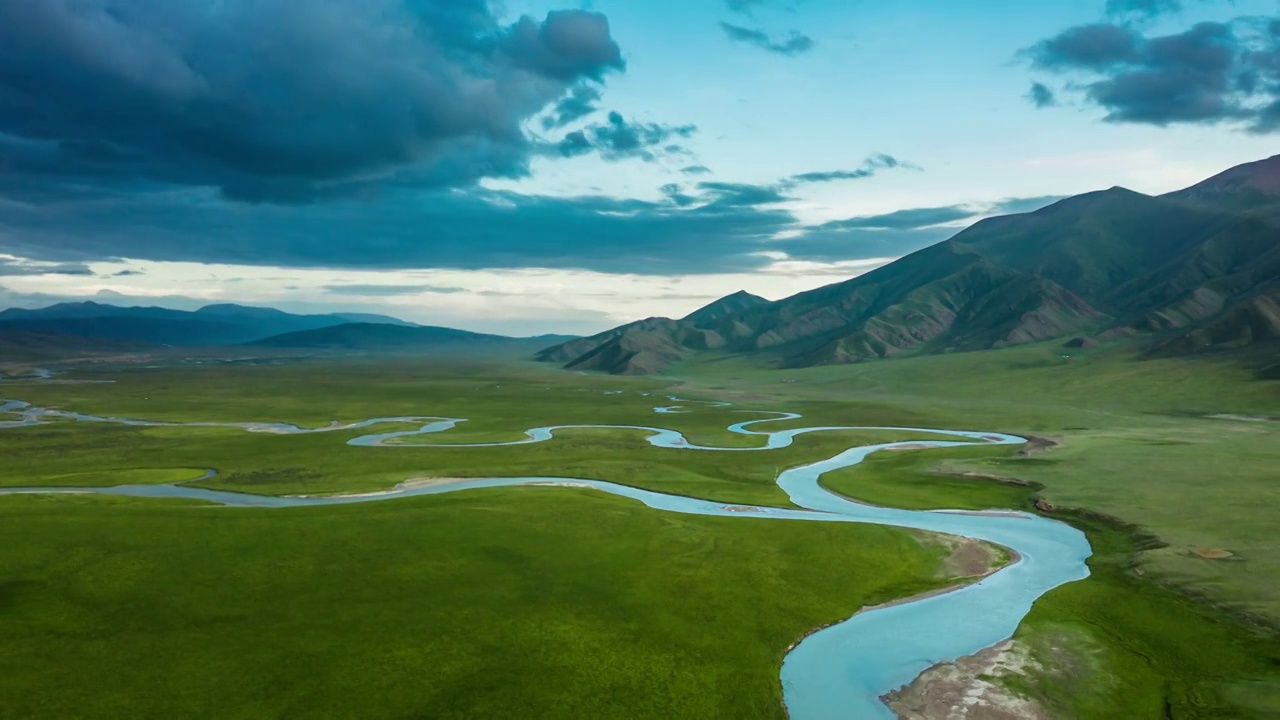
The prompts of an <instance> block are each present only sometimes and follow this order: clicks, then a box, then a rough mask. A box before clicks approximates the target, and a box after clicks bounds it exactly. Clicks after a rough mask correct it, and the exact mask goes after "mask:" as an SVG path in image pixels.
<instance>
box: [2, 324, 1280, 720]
mask: <svg viewBox="0 0 1280 720" xmlns="http://www.w3.org/2000/svg"><path fill="white" fill-rule="evenodd" d="M1073 353H1074V355H1073V356H1071V359H1065V358H1063V357H1062V354H1063V353H1062V351H1060V350H1059V349H1057V348H1043V347H1042V348H1021V349H1017V350H1008V351H999V352H993V353H978V354H972V355H955V356H945V357H938V358H920V359H914V360H903V361H895V362H885V363H873V364H866V365H858V366H845V367H838V368H818V369H812V370H805V371H796V372H792V371H761V370H757V369H753V368H750V367H746V366H738V365H735V364H734V363H733V362H732V361H728V362H724V363H717V364H708V365H704V366H695V367H685V368H681V369H680V373H681V375H680V376H679V377H675V378H671V377H665V378H642V379H636V378H625V379H623V378H613V377H605V376H598V375H583V374H577V373H567V372H564V371H558V370H551V369H549V368H546V367H543V366H523V365H503V366H483V365H481V366H477V365H474V364H470V365H461V364H431V363H424V362H420V361H407V360H377V361H375V360H346V361H343V360H328V361H325V362H298V363H290V364H285V365H261V366H255V365H243V364H241V365H225V366H214V367H209V366H201V367H170V368H137V367H134V368H130V367H128V366H106V367H101V368H98V369H82V370H78V371H77V372H75V373H72V374H70V375H66V376H58V377H60V378H62V377H65V378H72V379H80V380H95V379H97V380H115V381H116V382H114V383H76V382H59V380H57V379H55V380H54V381H46V382H22V381H4V382H0V397H16V398H21V399H23V400H26V401H30V402H33V403H37V404H40V405H47V406H61V407H64V408H68V409H74V410H78V411H82V412H90V413H99V414H109V415H114V416H127V417H146V418H153V419H163V420H176V421H190V420H217V419H223V420H237V421H243V420H260V421H281V420H283V421H288V422H294V423H298V424H300V425H304V426H308V427H322V426H326V425H328V424H330V423H332V422H334V421H340V422H347V421H352V420H358V419H363V418H366V417H374V416H388V415H401V414H403V415H421V414H432V415H440V416H443V417H466V418H472V419H471V420H469V421H468V422H466V423H462V424H461V425H459V427H458V428H456V429H455V430H452V431H450V433H449V436H448V438H447V442H449V443H459V442H486V441H493V440H510V439H518V438H519V437H521V436H522V431H523V429H525V428H527V427H533V426H539V425H546V424H586V423H598V424H639V425H659V426H663V427H670V428H673V429H676V430H679V431H681V432H683V433H684V434H685V435H686V436H687V437H688V438H689V439H690V441H693V442H701V443H707V444H729V443H737V444H740V445H742V444H750V443H752V442H753V439H752V438H749V437H743V436H737V435H732V434H729V433H726V432H725V431H724V427H725V425H727V424H729V423H731V422H737V421H741V420H746V419H750V417H749V416H747V415H740V414H737V412H738V411H739V410H744V409H750V408H752V407H753V405H755V404H758V405H760V406H763V407H764V408H766V409H769V410H790V411H795V412H801V413H804V415H805V418H804V420H803V421H800V422H797V423H795V425H796V426H799V425H801V424H803V425H818V424H827V423H830V424H840V425H898V426H912V427H955V428H975V427H978V428H989V429H992V430H1001V431H1006V432H1013V433H1019V434H1024V435H1025V434H1033V435H1039V436H1043V437H1047V438H1050V439H1052V440H1053V441H1054V442H1055V443H1060V444H1061V445H1060V447H1054V448H1053V449H1047V450H1039V451H1036V452H1033V453H1030V454H1027V453H1026V452H1025V451H1021V450H1019V449H1016V448H1015V449H999V448H993V447H985V448H971V449H970V448H965V449H960V450H957V451H937V450H932V451H929V452H928V453H921V452H912V451H906V452H900V453H892V454H890V453H883V454H881V455H879V456H873V457H872V458H871V460H869V461H868V462H867V463H866V464H864V465H862V466H859V467H857V468H851V469H849V470H846V471H841V472H838V473H833V474H832V475H830V476H828V477H826V478H824V482H826V483H827V484H828V486H829V487H832V488H834V489H837V490H839V491H840V492H842V493H844V494H846V495H849V496H851V497H855V498H857V499H861V500H865V501H868V502H873V503H877V504H883V505H889V506H898V507H907V508H926V507H948V508H959V509H963V508H979V509H980V508H989V507H1008V508H1023V509H1032V510H1035V509H1036V504H1037V502H1038V503H1039V511H1040V512H1046V513H1047V514H1049V515H1050V516H1052V517H1057V518H1059V519H1066V520H1068V521H1070V522H1072V523H1074V524H1076V525H1077V526H1079V527H1081V528H1082V529H1085V530H1086V532H1088V534H1089V537H1090V541H1091V543H1092V544H1093V546H1094V550H1095V556H1094V558H1093V559H1092V560H1091V561H1090V565H1091V569H1092V573H1093V574H1092V576H1091V577H1090V578H1089V579H1088V580H1085V581H1082V582H1078V583H1073V584H1071V585H1068V586H1064V587H1062V588H1060V589H1058V590H1055V591H1053V592H1051V593H1050V594H1049V595H1047V596H1045V597H1044V598H1042V599H1041V601H1040V602H1039V603H1037V605H1036V607H1035V608H1034V609H1033V611H1032V613H1031V615H1030V616H1028V618H1027V619H1026V621H1025V622H1024V623H1023V625H1022V626H1021V628H1020V629H1019V631H1018V633H1017V635H1016V636H1015V638H1014V642H1015V643H1017V644H1018V647H1019V648H1020V650H1019V652H1022V653H1024V654H1025V655H1026V658H1027V663H1026V665H1027V666H1028V667H1031V668H1038V670H1033V671H1030V672H1026V673H1021V674H1018V673H1014V674H1011V675H1009V676H1007V677H1004V678H1003V679H1002V680H1001V681H1000V682H1001V683H1002V687H1004V688H1005V689H1007V690H1008V691H1009V692H1011V693H1013V694H1014V695H1015V696H1017V697H1021V698H1024V699H1026V700H1028V701H1029V702H1034V703H1035V704H1036V705H1037V707H1041V708H1044V709H1045V712H1047V713H1049V716H1062V717H1099V718H1110V717H1121V716H1123V717H1134V718H1141V717H1153V718H1156V717H1165V716H1166V715H1167V714H1168V713H1169V712H1173V715H1172V716H1173V717H1204V718H1219V717H1249V716H1258V717H1265V716H1267V715H1268V714H1270V713H1275V712H1277V711H1278V710H1280V674H1278V673H1277V671H1276V670H1275V668H1276V666H1277V665H1276V664H1277V662H1280V642H1278V641H1277V636H1276V634H1275V631H1274V629H1273V628H1274V627H1275V626H1276V624H1277V623H1280V590H1278V589H1277V588H1280V582H1278V580H1280V551H1278V550H1277V548H1276V546H1275V544H1274V540H1273V539H1272V532H1273V529H1274V527H1275V524H1276V520H1277V518H1276V516H1275V510H1274V508H1276V507H1280V505H1278V504H1277V501H1278V500H1280V497H1278V496H1277V495H1276V493H1280V486H1276V485H1275V483H1274V470H1273V468H1275V467H1280V442H1277V440H1280V429H1278V427H1277V425H1276V424H1275V423H1274V422H1272V421H1269V420H1263V419H1258V418H1263V417H1270V416H1274V415H1276V414H1280V389H1278V388H1280V384H1277V383H1274V382H1270V383H1265V382H1259V381H1255V380H1253V379H1251V377H1250V375H1249V373H1248V372H1247V371H1246V370H1243V369H1240V368H1239V367H1238V366H1236V365H1234V364H1232V363H1230V362H1225V361H1223V362H1217V361H1212V360H1206V361H1196V360H1181V361H1150V362H1134V361H1133V360H1131V359H1130V358H1129V357H1127V354H1126V352H1125V350H1124V348H1101V349H1096V350H1088V351H1073ZM673 386H678V387H677V388H676V389H673ZM670 394H678V395H679V396H681V397H688V398H695V399H697V398H701V399H707V400H731V401H734V402H735V403H736V405H735V406H734V407H732V408H719V407H713V406H710V405H701V404H696V403H687V402H682V401H668V400H666V396H667V395H670ZM665 403H669V404H671V405H681V406H682V407H681V408H678V409H679V410H683V412H675V413H670V414H664V415H656V414H654V413H653V411H652V408H653V407H654V406H655V405H662V404H665ZM784 426H785V424H784ZM357 434H360V433H359V432H335V433H332V434H320V435H306V436H294V437H287V438H282V437H279V436H272V435H267V434H248V433H244V432H243V431H239V430H227V429H217V428H207V429H202V428H136V427H134V428H131V427H121V426H108V425H89V424H73V423H71V422H53V423H50V424H47V425H42V426H38V427H32V428H20V429H10V430H5V431H3V432H0V456H3V457H4V458H5V467H4V470H3V472H2V473H0V484H3V485H6V486H30V485H68V486H75V485H112V484H121V483H132V482H144V483H151V482H173V481H178V480H183V481H197V479H198V478H200V477H202V476H203V475H204V474H205V471H206V470H207V469H208V468H217V469H218V471H219V474H218V475H217V476H216V477H214V478H212V479H206V480H199V481H197V484H204V485H208V486H211V487H222V488H226V489H235V490H239V491H247V492H254V493H263V494H303V493H305V494H325V493H352V492H371V491H380V490H385V489H387V488H390V487H393V486H394V485H396V484H397V483H400V482H402V481H405V480H408V479H411V478H422V477H475V476H489V475H492V476H497V475H527V474H542V475H557V476H564V477H592V478H599V479H606V480H612V481H615V482H619V483H623V484H630V485H636V486H643V487H649V488H651V489H654V490H659V491H662V492H668V493H676V494H688V495H695V496H699V497H707V498H713V499H715V500H718V501H723V502H726V503H741V504H764V505H786V504H787V502H788V501H787V498H786V496H785V494H783V493H782V492H781V491H780V490H778V489H777V487H776V486H775V485H774V484H773V482H772V481H773V478H774V477H775V476H776V475H777V473H778V471H779V470H780V469H783V468H786V467H790V466H793V465H797V464H801V463H804V462H809V461H812V460H815V459H819V458H823V457H828V456H830V455H831V454H833V453H834V452H836V451H837V450H839V449H842V448H845V447H849V446H850V445H854V444H861V443H867V442H877V441H883V440H890V439H892V440H904V439H905V440H910V439H913V438H904V437H902V436H901V433H897V434H894V435H893V436H892V437H890V436H889V435H887V434H878V433H876V432H875V431H860V432H859V433H857V434H856V436H854V435H855V434H853V433H820V434H815V435H811V436H804V437H803V438H802V439H801V440H800V441H798V442H797V444H796V445H795V446H793V447H791V448H788V449H785V450H778V451H773V452H770V453H745V454H743V453H708V454H703V453H663V452H661V451H658V450H655V449H654V448H651V447H649V446H648V445H647V443H645V442H644V440H643V437H642V436H641V435H638V434H636V433H634V432H627V431H618V430H576V431H571V432H570V433H567V434H566V435H565V436H564V437H563V438H562V439H560V440H558V441H557V442H555V443H545V444H539V445H528V446H516V447H506V448H493V449H491V450H488V451H486V452H484V453H474V452H466V451H464V450H462V449H458V448H454V449H450V448H448V447H438V446H437V447H429V448H422V449H421V450H414V451H411V452H407V453H402V452H398V451H397V452H373V453H369V452H364V451H362V450H364V449H361V448H352V447H349V446H346V445H345V444H343V443H344V442H345V440H346V439H348V438H350V437H353V436H355V435H357ZM918 437H919V438H920V439H929V438H930V436H929V435H928V434H925V433H921V434H920V435H919V436H918ZM441 441H442V442H443V441H445V438H441ZM939 452H942V453H943V454H942V455H941V456H940V455H939V454H938V453H939ZM948 453H949V454H948ZM992 477H995V478H1000V479H992ZM1011 479H1012V480H1016V481H1018V482H1017V483H1014V482H1010V480H1011ZM402 503H403V504H402ZM633 505H634V504H633V503H628V502H626V501H623V500H619V499H617V498H608V497H600V496H597V495H595V494H593V493H590V492H587V491H580V490H569V489H561V490H558V491H557V494H556V495H554V496H553V495H549V494H546V493H538V492H537V491H536V490H527V489H526V490H519V489H510V490H491V491H477V492H472V493H466V494H463V495H458V496H445V497H440V498H422V499H415V500H405V501H397V502H396V503H395V504H390V505H380V506H378V507H376V508H373V507H369V508H364V507H355V506H348V507H340V508H339V507H335V508H317V509H308V510H305V511H301V512H297V513H296V514H291V515H290V516H284V515H281V516H278V517H273V518H271V521H270V522H264V521H262V519H261V518H260V517H254V516H253V514H252V513H242V512H240V511H228V510H226V509H220V508H208V507H203V506H196V505H189V504H185V503H174V502H163V501H139V500H119V499H116V500H112V499H107V498H83V497H68V496H59V497H49V496H27V497H5V498H0V513H2V514H3V516H4V519H3V521H0V534H5V535H8V536H9V537H7V538H0V547H4V548H7V549H6V550H4V551H0V564H3V565H4V568H3V571H0V577H3V578H4V581H3V582H0V609H2V611H0V625H4V626H5V629H4V630H0V632H2V633H3V634H4V636H5V637H7V638H14V642H12V643H9V644H8V645H7V647H6V652H5V653H4V654H0V677H3V678H4V680H3V684H0V697H3V698H4V699H5V700H6V701H5V702H0V717H65V716H67V715H68V712H69V711H70V710H71V709H74V708H79V709H80V710H81V712H80V713H79V715H81V716H85V717H113V716H118V715H120V714H121V712H122V711H123V709H124V708H126V707H129V703H133V702H136V699H137V698H139V697H144V698H148V702H149V703H150V705H148V706H147V707H137V708H136V712H132V713H130V714H131V715H133V716H135V717H148V716H152V717H161V716H170V717H172V716H178V715H199V714H200V712H199V709H200V708H201V707H208V706H209V705H208V704H209V703H221V705H219V707H225V708H227V712H226V713H224V714H221V716H222V717H276V716H282V715H288V716H302V715H309V716H333V715H343V714H351V713H357V714H363V715H366V716H368V715H375V716H383V717H389V716H399V717H404V716H407V715H415V714H416V715H428V716H431V717H459V718H462V717H481V716H485V717H497V716H519V717H600V716H604V715H610V714H613V715H616V710H617V708H618V707H623V706H625V707H628V708H634V712H632V713H631V714H630V715H629V716H630V717H648V716H652V717H659V716H661V717H699V718H702V717H779V716H780V713H781V707H780V705H779V703H778V700H779V696H780V690H779V688H778V687H777V665H778V663H779V662H780V660H781V656H782V653H783V652H784V650H785V648H786V647H787V646H788V645H790V644H791V643H792V642H793V641H794V640H795V639H797V638H798V637H800V636H802V635H804V634H805V633H806V632H808V631H810V630H812V629H813V628H816V627H819V626H822V625H825V624H828V623H830V622H833V621H835V620H838V619H841V618H843V617H847V616H848V614H849V613H851V612H852V611H853V610H856V609H857V608H858V607H860V606H862V605H871V604H876V603H879V602H883V601H887V600H891V599H893V598H897V597H903V596H906V595H912V594H915V593H918V592H922V591H926V590H929V589H931V588H935V587H938V586H940V585H944V584H948V580H949V578H950V577H951V576H953V575H955V574H957V573H955V572H954V570H947V569H945V568H944V565H943V562H942V561H943V558H944V557H945V556H947V555H948V551H947V550H946V549H945V548H942V547H941V546H939V545H937V544H930V543H925V544H921V542H920V540H919V538H918V536H915V535H913V534H911V533H908V532H906V531H900V530H894V529H888V528H878V527H860V526H859V527H839V528H830V527H821V528H815V527H812V526H811V525H809V524H795V525H792V524H777V525H776V526H775V527H769V528H764V527H763V526H756V525H748V526H747V527H745V528H744V527H742V526H741V524H737V525H735V524H734V523H733V522H732V521H731V520H727V519H718V518H684V517H680V518H672V517H670V516H667V515H655V514H651V513H648V512H646V511H645V509H644V508H642V507H633ZM108 511H109V512H108ZM284 517H288V519H287V520H286V521H284V522H281V521H280V520H279V518H284ZM852 568H856V569H857V571H856V572H851V571H850V570H851V569H852ZM690 598H693V600H691V599H690ZM67 658H75V661H74V662H68V661H67ZM157 675H159V676H162V677H164V678H166V679H165V683H164V686H163V687H162V688H160V689H159V690H158V691H156V692H145V691H144V684H145V683H147V682H153V681H154V679H155V677H157ZM246 677H251V678H253V680H252V681H251V682H245V678H246ZM424 678H425V679H426V680H425V681H424ZM317 679H321V680H322V681H317ZM140 683H141V684H140ZM583 687H591V688H595V689H598V690H600V692H599V693H592V694H591V696H590V697H587V696H584V695H583V694H582V693H580V692H577V690H578V689H580V688H583ZM279 688H295V690H292V691H289V692H285V693H281V692H279V691H278V689H279ZM658 688H662V690H661V691H656V689H658ZM604 690H608V692H607V693H606V692H604ZM604 696H613V697H614V698H615V700H614V701H613V702H615V703H624V704H625V705H617V704H615V705H612V706H609V707H605V706H603V705H600V704H599V703H600V702H602V700H601V699H600V698H601V697H604ZM355 697H360V698H369V697H377V698H378V701H377V702H378V703H379V706H378V707H377V708H376V709H375V711H373V712H369V711H370V708H369V707H368V706H363V707H360V708H355V707H352V706H350V705H349V704H350V703H351V702H353V700H352V698H355ZM18 698H21V699H22V700H21V703H18V702H16V700H17V699H18ZM215 698H216V699H215ZM10 699H14V700H15V702H8V700H10ZM344 708H345V710H344ZM348 710H349V711H351V713H348V712H347V711H348Z"/></svg>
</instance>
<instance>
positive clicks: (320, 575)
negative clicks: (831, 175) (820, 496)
mask: <svg viewBox="0 0 1280 720" xmlns="http://www.w3.org/2000/svg"><path fill="white" fill-rule="evenodd" d="M918 537H919V536H917V535H913V534H910V533H907V532H904V531H900V530H897V529H892V528H882V527H875V526H858V525H845V524H836V523H831V524H827V523H801V522H780V521H768V520H758V521H751V520H743V519H739V518H732V519H730V518H708V517H695V516H684V515H677V514H672V513H658V512H654V511H653V510H650V509H648V508H646V507H644V506H643V505H641V504H639V503H636V502H633V501H629V500H624V499H620V498H617V497H612V496H608V495H605V494H603V493H595V492H591V491H583V490H572V489H564V488H520V489H503V490H486V491H475V492H470V493H463V494H459V495H446V496H440V497H435V498H416V499H408V500H403V501H395V502H392V503H376V504H373V505H360V506H354V505H347V506H335V507H328V508H304V509H298V508H294V509H290V510H285V511H280V510H232V509H227V508H218V507H210V506H204V505H197V504H193V503H181V502H169V501H139V500H131V499H119V498H107V497H87V496H14V497H5V498H0V547H3V548H5V549H4V550H3V551H0V577H2V578H4V581H3V582H2V583H0V636H2V637H4V638H5V641H4V643H3V647H2V649H0V717H4V718H15V719H16V718H24V719H25V718H72V717H82V718H117V717H129V718H166V719H167V718H177V717H186V718H197V717H218V718H279V717H366V718H411V717H412V718H516V717H518V718H584V719H585V718H593V719H594V718H602V717H628V718H672V717H697V718H782V717H784V712H783V710H782V706H781V704H780V700H781V688H780V687H779V684H778V670H777V669H778V666H779V664H780V662H781V659H782V656H783V654H784V651H785V650H786V648H787V647H788V646H789V645H790V644H791V643H792V642H794V641H795V640H798V639H799V638H800V637H802V636H803V635H805V634H807V633H808V632H810V631H812V630H813V629H814V628H817V627H820V626H822V625H825V624H828V623H831V622H834V621H837V620H840V619H843V618H844V617H847V616H848V615H849V614H850V613H851V612H852V611H853V610H856V609H857V608H858V607H859V606H861V605H864V604H875V603H878V602H881V601H884V600H888V599H893V598H898V597H903V596H907V595H912V594H915V593H917V592H921V591H924V590H927V589H930V588H932V587H937V586H939V585H942V584H946V583H947V582H949V579H947V578H941V577H937V575H936V574H937V573H938V571H939V569H940V560H941V557H942V555H944V554H945V553H944V552H943V550H942V548H941V546H939V545H936V544H922V543H921V542H920V541H919V540H918V539H917V538H918Z"/></svg>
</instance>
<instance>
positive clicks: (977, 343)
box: [540, 156, 1280, 374]
mask: <svg viewBox="0 0 1280 720" xmlns="http://www.w3.org/2000/svg"><path fill="white" fill-rule="evenodd" d="M1277 293H1280V156H1276V157H1272V158H1270V159H1268V160H1263V161H1260V162H1256V163H1250V164H1248V165H1242V166H1240V167H1237V168H1232V169H1231V170H1228V171H1227V172H1224V173H1221V174H1219V175H1217V176H1215V177H1213V178H1210V179H1209V180H1206V181H1204V182H1202V183H1199V184H1197V185H1195V186H1192V187H1190V188H1187V189H1186V190H1182V191H1178V192H1175V193H1170V194H1168V195H1164V196H1161V197H1151V196H1147V195H1143V194H1141V193H1136V192H1133V191H1130V190H1126V189H1124V188H1119V187H1116V188H1111V189H1110V190H1103V191H1099V192H1092V193H1086V194H1084V195H1079V196H1076V197H1071V198H1067V199H1065V200H1061V201H1059V202H1057V203H1055V204H1053V205H1050V206H1048V207H1046V208H1042V209H1040V210H1037V211H1035V212H1032V213H1026V214H1021V215H1009V216H1004V217H995V218H988V219H985V220H982V221H980V222H978V223H976V224H974V225H973V226H971V227H969V228H968V229H966V230H964V231H962V232H960V233H959V234H957V235H955V236H954V237H952V238H951V239H950V240H947V241H945V242H942V243H939V244H937V245H934V246H932V247H928V248H925V249H923V250H920V251H918V252H915V253H913V254H911V255H908V256H906V257H904V258H901V259H899V260H898V261H896V262H894V263H891V264H889V265H887V266H885V267H882V268H879V269H877V270H875V271H872V272H870V273H867V274H865V275H861V276H859V277H856V278H853V279H851V280H847V281H845V282H842V283H837V284H834V285H828V286H826V287H822V288H818V289H816V290H811V291H809V292H805V293H800V294H799V295H795V296H793V297H790V298H786V299H783V300H779V301H777V302H772V303H771V302H767V301H763V300H762V299H760V298H754V296H748V298H743V297H742V295H743V294H741V293H739V294H736V295H732V296H729V297H728V298H725V299H723V300H721V301H718V302H717V303H713V304H712V305H710V306H708V307H707V308H704V309H702V310H699V311H698V312H696V313H693V314H692V315H690V316H688V317H686V318H684V319H681V320H669V319H665V318H650V319H648V320H643V321H641V322H639V323H633V324H631V325H624V326H622V327H620V328H616V329H614V330H611V331H608V332H605V333H601V334H600V335H596V336H594V337H592V338H585V339H583V340H577V341H574V342H573V343H569V344H566V345H562V346H559V347H555V348H549V349H548V350H546V351H544V352H543V353H542V354H541V355H540V358H541V359H543V360H546V361H553V362H562V363H564V364H566V366H567V367H570V368H577V369H592V370H601V371H605V372H611V373H619V374H645V373H652V372H659V371H661V370H663V369H665V368H666V367H668V366H669V365H670V364H671V363H673V362H675V361H678V360H680V359H682V358H686V357H689V356H691V355H694V354H698V353H704V352H708V351H714V352H720V353H732V354H743V355H754V356H758V357H760V358H761V359H763V360H767V361H769V362H772V363H774V364H777V365H781V366H787V367H804V366H810V365H819V364H828V363H847V362H858V361H862V360H870V359H876V358H885V357H893V356H897V355H904V354H913V353H932V352H949V351H964V350H978V349H984V348H995V347H1002V346H1006V345H1016V344H1021V343H1028V342H1036V341H1041V340H1048V339H1053V338H1065V337H1068V336H1071V337H1077V336H1079V337H1089V336H1091V335H1102V336H1104V337H1105V336H1115V335H1119V334H1134V333H1148V334H1149V335H1150V338H1151V340H1150V342H1151V348H1152V351H1153V352H1155V351H1157V349H1158V351H1159V352H1164V353H1171V352H1192V351H1197V350H1201V349H1227V348H1235V347H1242V346H1249V345H1255V344H1258V343H1270V342H1274V341H1276V339H1277V327H1276V324H1277V313H1276V307H1277Z"/></svg>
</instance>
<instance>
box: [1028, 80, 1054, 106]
mask: <svg viewBox="0 0 1280 720" xmlns="http://www.w3.org/2000/svg"><path fill="white" fill-rule="evenodd" d="M1027 99H1028V100H1030V101H1031V104H1032V105H1035V106H1036V107H1038V108H1047V107H1053V106H1054V105H1056V104H1057V102H1058V99H1057V98H1056V97H1054V95H1053V91H1052V90H1050V89H1049V87H1048V86H1047V85H1045V84H1044V83H1038V82H1036V83H1031V89H1030V90H1029V91H1027Z"/></svg>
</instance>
